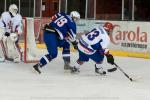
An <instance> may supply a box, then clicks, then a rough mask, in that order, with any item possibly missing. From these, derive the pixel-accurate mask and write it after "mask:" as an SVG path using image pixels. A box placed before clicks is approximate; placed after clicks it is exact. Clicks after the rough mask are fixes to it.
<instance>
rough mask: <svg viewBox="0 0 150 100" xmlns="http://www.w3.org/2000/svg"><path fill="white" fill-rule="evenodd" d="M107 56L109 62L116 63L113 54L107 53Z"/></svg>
mask: <svg viewBox="0 0 150 100" xmlns="http://www.w3.org/2000/svg"><path fill="white" fill-rule="evenodd" d="M105 56H106V58H107V62H108V63H109V64H112V65H113V64H114V57H113V55H111V54H106V55H105Z"/></svg>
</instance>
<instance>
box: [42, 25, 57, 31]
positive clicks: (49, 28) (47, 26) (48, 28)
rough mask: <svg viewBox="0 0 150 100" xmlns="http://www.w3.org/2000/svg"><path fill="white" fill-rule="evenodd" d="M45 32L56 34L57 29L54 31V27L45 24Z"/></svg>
mask: <svg viewBox="0 0 150 100" xmlns="http://www.w3.org/2000/svg"><path fill="white" fill-rule="evenodd" d="M44 31H49V32H55V29H53V28H52V27H50V26H49V25H48V24H45V26H44Z"/></svg>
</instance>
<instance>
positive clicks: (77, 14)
mask: <svg viewBox="0 0 150 100" xmlns="http://www.w3.org/2000/svg"><path fill="white" fill-rule="evenodd" d="M70 17H71V18H72V19H73V20H74V21H78V20H80V14H79V13H78V12H77V11H72V12H71V13H70Z"/></svg>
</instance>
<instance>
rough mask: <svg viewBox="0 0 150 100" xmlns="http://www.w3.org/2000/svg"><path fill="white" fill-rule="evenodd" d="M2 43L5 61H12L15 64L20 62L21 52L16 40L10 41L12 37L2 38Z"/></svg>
mask: <svg viewBox="0 0 150 100" xmlns="http://www.w3.org/2000/svg"><path fill="white" fill-rule="evenodd" d="M17 40H18V39H17ZM3 42H4V47H5V50H6V56H7V59H13V61H14V62H15V63H18V62H20V61H21V52H20V48H19V44H18V41H16V39H14V40H12V37H10V36H9V37H7V38H6V39H4V38H3Z"/></svg>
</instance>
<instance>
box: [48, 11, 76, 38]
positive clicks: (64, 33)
mask: <svg viewBox="0 0 150 100" xmlns="http://www.w3.org/2000/svg"><path fill="white" fill-rule="evenodd" d="M51 19H52V22H51V23H50V24H49V25H50V26H51V27H53V28H54V29H55V30H56V31H57V33H58V34H59V36H60V39H61V40H62V39H66V38H68V37H69V40H70V41H75V39H76V24H75V22H74V21H73V20H72V18H71V17H70V16H69V15H67V14H65V13H63V12H61V13H57V14H55V15H54V16H52V18H51Z"/></svg>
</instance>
